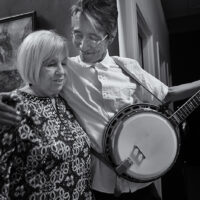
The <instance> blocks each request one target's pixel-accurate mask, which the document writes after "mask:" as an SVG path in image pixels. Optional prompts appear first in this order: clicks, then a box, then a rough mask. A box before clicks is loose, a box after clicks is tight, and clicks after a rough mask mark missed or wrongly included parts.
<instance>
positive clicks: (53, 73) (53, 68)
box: [33, 53, 67, 96]
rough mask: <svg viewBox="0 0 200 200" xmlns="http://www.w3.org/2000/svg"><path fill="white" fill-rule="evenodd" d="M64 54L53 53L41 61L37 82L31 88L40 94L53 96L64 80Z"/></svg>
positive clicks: (65, 63) (65, 60) (58, 90)
mask: <svg viewBox="0 0 200 200" xmlns="http://www.w3.org/2000/svg"><path fill="white" fill-rule="evenodd" d="M66 65H67V57H66V54H64V53H63V54H62V53H60V54H58V55H55V56H53V57H51V58H49V59H48V60H46V61H44V62H43V63H42V66H41V69H40V77H39V81H38V83H37V84H36V85H35V84H34V86H33V89H34V90H35V92H36V93H37V94H39V95H40V96H55V95H57V94H58V93H59V92H60V90H61V89H62V87H63V85H64V82H65V70H64V68H65V67H66Z"/></svg>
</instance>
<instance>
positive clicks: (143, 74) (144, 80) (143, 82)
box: [128, 60, 168, 105]
mask: <svg viewBox="0 0 200 200" xmlns="http://www.w3.org/2000/svg"><path fill="white" fill-rule="evenodd" d="M133 62H134V63H132V64H131V65H129V66H128V67H129V69H130V71H131V73H132V74H133V75H134V76H135V77H136V82H137V81H138V88H139V89H138V96H140V98H141V99H142V100H143V102H149V103H152V104H155V105H159V104H162V103H164V102H163V100H164V98H165V97H166V95H167V93H168V86H167V85H165V84H164V83H162V82H161V81H160V80H159V79H157V78H156V77H154V76H153V75H151V74H150V73H148V72H147V71H145V70H144V69H143V68H142V67H141V66H140V65H139V63H138V62H137V61H135V60H133Z"/></svg>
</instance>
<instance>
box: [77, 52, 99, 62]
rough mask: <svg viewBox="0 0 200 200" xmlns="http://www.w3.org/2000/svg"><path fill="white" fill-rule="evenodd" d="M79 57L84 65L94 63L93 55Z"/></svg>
mask: <svg viewBox="0 0 200 200" xmlns="http://www.w3.org/2000/svg"><path fill="white" fill-rule="evenodd" d="M80 57H81V60H82V61H83V62H86V63H94V62H95V59H94V55H93V54H87V55H83V54H81V55H80Z"/></svg>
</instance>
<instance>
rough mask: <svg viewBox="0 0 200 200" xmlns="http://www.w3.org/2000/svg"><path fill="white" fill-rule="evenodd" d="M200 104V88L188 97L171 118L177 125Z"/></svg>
mask: <svg viewBox="0 0 200 200" xmlns="http://www.w3.org/2000/svg"><path fill="white" fill-rule="evenodd" d="M199 105H200V90H199V91H198V92H197V93H196V94H194V95H193V96H192V97H191V98H190V99H188V100H187V101H186V102H185V103H184V104H183V105H182V106H181V107H180V108H179V109H178V110H177V111H176V112H174V113H173V114H172V115H171V116H170V117H169V119H171V120H172V121H175V122H176V124H177V125H179V124H180V123H182V122H183V121H184V120H185V119H186V118H187V117H188V116H189V115H190V114H191V113H192V112H193V111H194V110H195V109H196V108H197V107H198V106H199Z"/></svg>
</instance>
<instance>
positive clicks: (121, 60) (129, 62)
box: [112, 56, 141, 68]
mask: <svg viewBox="0 0 200 200" xmlns="http://www.w3.org/2000/svg"><path fill="white" fill-rule="evenodd" d="M112 58H113V60H114V61H115V62H116V63H117V64H118V65H123V66H127V67H131V68H141V67H140V64H139V63H138V61H137V60H135V59H132V58H126V57H120V56H112Z"/></svg>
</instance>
